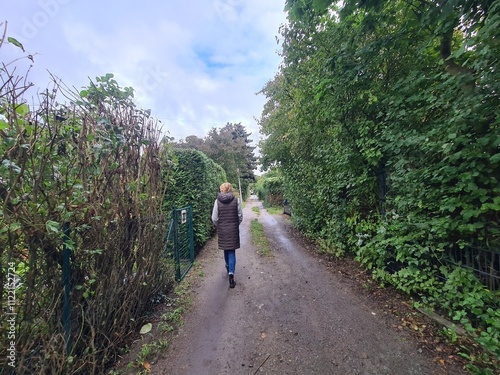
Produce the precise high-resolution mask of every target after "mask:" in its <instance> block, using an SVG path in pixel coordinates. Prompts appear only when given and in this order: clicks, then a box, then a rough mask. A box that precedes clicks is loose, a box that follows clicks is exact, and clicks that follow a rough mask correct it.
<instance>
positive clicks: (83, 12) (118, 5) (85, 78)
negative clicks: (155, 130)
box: [0, 0, 286, 145]
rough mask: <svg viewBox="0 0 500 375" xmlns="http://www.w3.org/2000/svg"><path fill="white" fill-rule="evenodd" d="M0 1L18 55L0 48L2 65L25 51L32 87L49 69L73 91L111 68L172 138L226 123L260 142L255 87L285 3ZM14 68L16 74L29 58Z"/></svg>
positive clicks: (269, 72)
mask: <svg viewBox="0 0 500 375" xmlns="http://www.w3.org/2000/svg"><path fill="white" fill-rule="evenodd" d="M1 2H2V6H1V8H0V23H1V22H5V21H6V22H7V25H8V28H7V36H11V37H14V38H16V39H17V40H18V41H19V42H21V43H22V44H23V46H24V48H25V50H26V53H25V54H23V53H22V51H21V50H20V49H19V48H16V47H15V46H13V45H12V44H4V45H3V46H2V48H1V49H0V62H3V63H6V62H11V61H14V60H15V59H18V58H19V57H22V56H25V55H26V54H31V55H32V56H33V59H34V63H33V64H32V65H33V67H32V68H31V70H30V73H29V80H30V81H31V82H33V83H34V85H35V86H34V90H38V91H43V90H44V89H46V88H47V87H49V84H50V74H49V72H50V73H51V74H52V75H54V76H55V77H57V78H59V79H61V80H62V82H63V83H64V84H65V85H66V86H69V87H74V88H77V89H81V88H82V87H84V86H88V84H89V82H90V81H89V79H92V80H94V81H95V77H98V76H103V75H105V74H107V73H112V74H114V76H115V79H116V81H117V82H118V84H119V85H120V86H121V87H125V86H131V87H133V88H134V90H135V94H134V96H135V101H136V103H137V105H138V106H139V108H142V109H151V114H152V116H153V117H155V118H157V119H158V120H160V121H161V124H162V125H161V127H162V131H163V133H164V134H165V135H168V136H171V137H174V139H175V140H176V141H179V140H181V139H185V137H187V136H189V135H196V136H198V137H201V138H203V137H205V136H206V135H207V134H208V132H209V130H210V129H211V128H214V127H215V128H221V127H223V126H224V125H225V124H226V123H228V122H230V123H241V124H242V125H244V126H245V127H246V129H247V131H248V132H249V133H251V134H252V135H251V136H250V138H251V139H252V140H253V141H254V142H253V144H254V145H256V144H257V143H258V141H259V138H260V136H259V129H258V125H257V121H256V119H258V118H260V116H261V113H262V109H263V106H264V103H265V101H266V98H265V97H264V96H263V95H262V94H259V95H257V93H258V92H259V91H260V90H261V89H262V88H263V87H264V85H265V84H266V83H267V82H268V81H270V80H272V79H273V77H274V75H275V74H276V73H277V71H278V68H279V64H280V62H281V58H280V56H279V53H278V52H279V50H280V45H279V43H278V41H277V39H280V38H279V28H280V26H282V25H283V24H285V22H286V14H285V13H284V11H283V9H284V6H285V0H189V1H184V0H182V1H181V0H164V1H160V0H142V1H132V0H101V1H97V0H84V1H79V0H1ZM3 29H4V28H3V26H2V27H1V28H0V30H1V31H2V32H3ZM15 64H19V69H18V71H22V68H23V64H24V65H25V66H24V68H26V66H27V65H28V64H31V62H30V61H29V60H27V59H21V60H18V61H16V63H15ZM34 94H35V95H36V92H35V93H34ZM32 95H33V93H32Z"/></svg>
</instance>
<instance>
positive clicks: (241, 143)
mask: <svg viewBox="0 0 500 375" xmlns="http://www.w3.org/2000/svg"><path fill="white" fill-rule="evenodd" d="M249 137H250V133H248V132H247V131H246V129H245V127H244V126H243V125H242V124H241V123H238V124H232V123H227V124H226V125H225V126H224V127H222V128H220V129H217V128H212V129H211V130H210V131H209V133H208V135H207V136H206V137H205V138H199V137H197V136H195V135H190V136H188V137H186V138H185V140H184V141H181V142H178V143H176V144H175V147H178V148H192V149H195V150H199V151H201V152H203V153H204V154H205V155H207V156H208V157H209V158H210V159H212V160H213V161H215V162H216V163H217V164H219V165H220V166H222V168H224V170H225V172H226V176H227V179H228V181H229V182H231V183H232V184H233V186H235V188H237V186H238V178H239V179H240V182H241V189H242V192H243V194H245V192H246V189H247V187H248V185H249V184H250V183H252V182H255V175H254V172H253V171H254V170H255V168H256V166H257V158H256V157H255V155H254V153H253V152H254V149H255V147H253V146H251V145H250V143H251V142H252V140H251V139H249Z"/></svg>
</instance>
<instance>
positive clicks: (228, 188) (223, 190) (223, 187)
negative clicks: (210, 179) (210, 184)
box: [220, 182, 233, 193]
mask: <svg viewBox="0 0 500 375" xmlns="http://www.w3.org/2000/svg"><path fill="white" fill-rule="evenodd" d="M232 191H233V186H232V185H231V184H230V183H229V182H224V183H223V184H222V185H221V186H220V192H221V193H230V192H232Z"/></svg>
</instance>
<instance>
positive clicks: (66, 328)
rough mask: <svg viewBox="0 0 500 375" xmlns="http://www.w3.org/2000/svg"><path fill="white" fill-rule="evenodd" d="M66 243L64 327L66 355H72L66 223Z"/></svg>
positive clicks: (66, 227)
mask: <svg viewBox="0 0 500 375" xmlns="http://www.w3.org/2000/svg"><path fill="white" fill-rule="evenodd" d="M63 233H64V241H63V265H62V274H63V285H64V297H63V326H64V341H65V342H66V354H68V355H69V354H70V353H71V299H70V292H71V265H70V257H71V249H70V246H68V241H69V235H70V224H69V223H67V222H66V223H64V225H63Z"/></svg>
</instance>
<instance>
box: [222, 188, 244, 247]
mask: <svg viewBox="0 0 500 375" xmlns="http://www.w3.org/2000/svg"><path fill="white" fill-rule="evenodd" d="M217 208H218V214H219V220H218V221H217V232H218V237H219V239H218V241H219V249H222V250H234V249H239V248H240V219H239V216H238V199H236V197H235V196H234V195H233V194H232V193H219V194H218V195H217Z"/></svg>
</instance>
